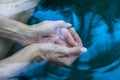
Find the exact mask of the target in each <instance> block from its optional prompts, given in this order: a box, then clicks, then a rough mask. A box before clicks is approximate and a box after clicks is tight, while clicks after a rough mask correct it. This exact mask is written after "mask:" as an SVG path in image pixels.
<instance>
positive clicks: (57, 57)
mask: <svg viewBox="0 0 120 80" xmlns="http://www.w3.org/2000/svg"><path fill="white" fill-rule="evenodd" d="M71 26H72V25H71V24H68V23H66V22H64V21H45V22H42V23H39V24H35V25H31V26H28V25H26V24H23V23H21V22H18V21H16V20H13V19H9V18H8V17H3V15H0V37H1V41H3V42H5V43H6V41H5V40H10V41H9V42H8V43H6V44H4V43H2V42H1V43H2V45H0V47H3V45H6V46H5V47H4V49H2V51H1V53H0V56H1V59H2V58H4V56H5V54H6V53H7V51H4V50H9V47H10V46H11V45H12V42H14V41H15V42H18V43H20V44H22V45H24V46H27V47H25V48H24V49H22V50H20V51H18V52H17V53H16V54H14V55H13V56H10V57H8V58H5V59H2V60H1V61H0V78H8V77H10V76H11V75H13V74H14V73H16V72H17V71H19V70H20V69H22V68H24V67H25V66H27V65H28V64H30V63H31V62H32V61H33V60H36V58H37V59H39V61H41V60H47V61H48V62H51V63H54V64H56V63H57V64H58V63H59V64H62V65H66V66H68V65H70V64H71V63H72V62H73V61H74V60H75V59H76V58H77V57H78V56H79V55H81V54H82V53H83V52H85V51H86V50H85V48H83V46H82V42H81V40H80V38H79V36H78V34H77V33H76V32H75V30H74V29H73V28H70V27H71ZM68 28H69V29H68ZM2 52H3V53H2ZM69 55H72V56H69ZM15 68H16V69H15ZM6 70H7V73H5V72H6Z"/></svg>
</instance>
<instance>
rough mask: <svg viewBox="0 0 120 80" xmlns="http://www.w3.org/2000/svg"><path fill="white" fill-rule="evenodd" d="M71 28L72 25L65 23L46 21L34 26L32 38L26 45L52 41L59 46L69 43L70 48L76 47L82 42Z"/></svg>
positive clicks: (32, 27)
mask: <svg viewBox="0 0 120 80" xmlns="http://www.w3.org/2000/svg"><path fill="white" fill-rule="evenodd" d="M71 26H72V25H71V24H69V23H65V22H64V21H44V22H41V23H39V24H35V25H32V26H31V36H30V37H28V38H29V39H28V40H27V41H26V42H25V43H26V44H32V43H36V42H43V41H51V40H52V41H53V42H55V43H58V44H62V45H64V43H65V42H67V43H68V44H69V45H70V46H76V45H78V44H79V43H81V40H80V38H79V36H78V34H77V33H76V32H75V30H74V29H73V28H71ZM68 28H69V29H68ZM48 37H49V38H48ZM49 39H50V40H49Z"/></svg>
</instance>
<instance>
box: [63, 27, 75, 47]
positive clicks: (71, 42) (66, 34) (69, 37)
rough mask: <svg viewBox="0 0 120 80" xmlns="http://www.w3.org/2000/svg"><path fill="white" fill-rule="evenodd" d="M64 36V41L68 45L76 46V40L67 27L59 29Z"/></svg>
mask: <svg viewBox="0 0 120 80" xmlns="http://www.w3.org/2000/svg"><path fill="white" fill-rule="evenodd" d="M61 32H62V33H63V35H64V37H65V41H66V42H67V43H68V44H69V45H70V46H76V45H77V44H76V42H75V40H74V38H73V37H72V35H71V33H70V32H69V31H68V30H67V29H64V28H63V29H62V31H61Z"/></svg>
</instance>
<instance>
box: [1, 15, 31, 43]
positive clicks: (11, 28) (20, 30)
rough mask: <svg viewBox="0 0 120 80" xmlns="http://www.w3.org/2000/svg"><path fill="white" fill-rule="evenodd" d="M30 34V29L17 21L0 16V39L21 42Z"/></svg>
mask: <svg viewBox="0 0 120 80" xmlns="http://www.w3.org/2000/svg"><path fill="white" fill-rule="evenodd" d="M28 34H29V36H30V35H32V34H31V28H29V27H28V26H27V25H25V24H23V23H20V22H18V21H15V20H12V19H9V18H7V17H2V16H0V37H2V38H7V39H11V40H14V41H18V42H19V41H22V40H21V39H25V37H27V35H28Z"/></svg>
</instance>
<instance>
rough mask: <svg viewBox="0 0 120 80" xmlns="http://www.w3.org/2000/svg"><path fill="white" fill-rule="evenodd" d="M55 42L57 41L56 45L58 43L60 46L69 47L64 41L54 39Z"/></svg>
mask: <svg viewBox="0 0 120 80" xmlns="http://www.w3.org/2000/svg"><path fill="white" fill-rule="evenodd" d="M54 40H55V43H56V44H60V45H64V46H66V45H67V44H66V43H65V41H63V40H61V39H58V38H54Z"/></svg>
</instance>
